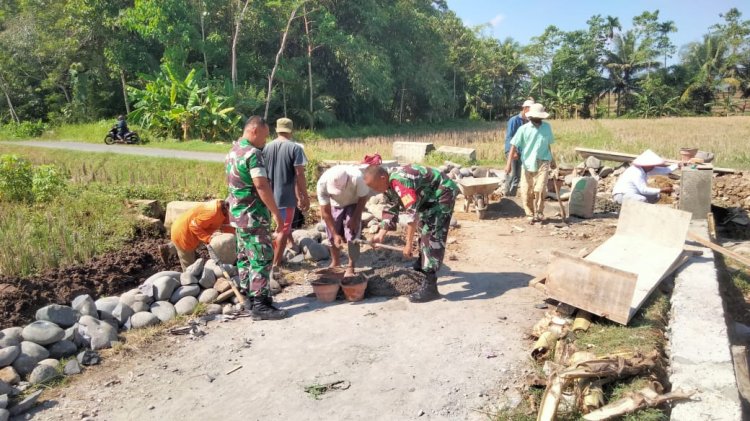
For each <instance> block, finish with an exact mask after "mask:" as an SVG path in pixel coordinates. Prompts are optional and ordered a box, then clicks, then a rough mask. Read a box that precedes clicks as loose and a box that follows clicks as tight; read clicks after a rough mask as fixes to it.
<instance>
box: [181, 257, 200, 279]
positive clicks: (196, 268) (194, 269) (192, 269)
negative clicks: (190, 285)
mask: <svg viewBox="0 0 750 421" xmlns="http://www.w3.org/2000/svg"><path fill="white" fill-rule="evenodd" d="M204 266H206V260H204V259H203V258H200V257H199V258H197V259H195V262H193V264H192V265H190V266H188V267H187V268H185V272H186V273H189V274H191V275H193V276H194V277H195V278H196V279H197V278H200V277H201V275H203V267H204ZM196 283H197V282H196ZM183 285H185V284H183Z"/></svg>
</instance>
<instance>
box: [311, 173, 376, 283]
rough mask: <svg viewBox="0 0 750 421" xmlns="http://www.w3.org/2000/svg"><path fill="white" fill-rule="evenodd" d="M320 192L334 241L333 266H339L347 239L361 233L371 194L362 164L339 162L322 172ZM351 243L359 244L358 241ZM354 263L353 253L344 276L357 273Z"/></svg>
mask: <svg viewBox="0 0 750 421" xmlns="http://www.w3.org/2000/svg"><path fill="white" fill-rule="evenodd" d="M317 193H318V203H319V204H320V214H321V217H322V218H323V223H325V225H326V233H328V240H329V241H330V242H331V267H338V266H339V265H340V264H341V263H340V254H341V248H342V247H343V246H344V243H348V242H351V241H354V240H356V239H358V238H359V236H360V234H361V230H362V212H363V211H364V210H365V205H366V204H367V198H368V197H369V196H370V188H369V187H367V184H365V180H364V177H363V176H362V172H361V171H360V170H359V168H357V167H355V166H353V165H336V166H334V167H331V168H329V169H328V170H326V171H325V172H324V173H323V175H321V176H320V179H319V180H318V186H317ZM352 246H353V247H359V245H358V244H352ZM355 264H356V262H355V261H354V259H352V256H349V267H348V268H347V270H346V274H345V276H351V275H354V267H355Z"/></svg>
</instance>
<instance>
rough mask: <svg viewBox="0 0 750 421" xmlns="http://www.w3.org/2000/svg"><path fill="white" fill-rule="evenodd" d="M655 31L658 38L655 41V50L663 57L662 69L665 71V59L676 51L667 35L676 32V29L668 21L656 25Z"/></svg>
mask: <svg viewBox="0 0 750 421" xmlns="http://www.w3.org/2000/svg"><path fill="white" fill-rule="evenodd" d="M657 31H658V33H659V36H658V38H657V41H656V49H657V50H658V51H660V52H661V54H662V55H663V56H664V68H665V69H666V68H667V58H669V57H672V54H674V52H675V51H676V50H677V48H676V47H675V46H674V44H672V40H670V39H669V34H671V33H673V32H677V27H676V26H675V24H674V22H673V21H671V20H668V21H665V22H660V23H659V24H657Z"/></svg>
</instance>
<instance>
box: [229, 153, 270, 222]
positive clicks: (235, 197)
mask: <svg viewBox="0 0 750 421" xmlns="http://www.w3.org/2000/svg"><path fill="white" fill-rule="evenodd" d="M226 172H227V184H229V199H228V200H229V223H230V224H231V225H232V226H233V227H236V228H268V227H269V226H270V223H271V213H270V212H269V210H268V208H267V207H266V205H265V204H264V203H263V201H262V200H261V199H260V196H258V191H257V190H256V189H255V185H254V184H253V178H258V177H267V176H266V167H265V163H264V162H263V153H262V150H261V149H258V148H256V147H255V146H253V145H252V144H251V143H250V141H248V140H247V139H244V138H243V139H240V140H238V141H236V142H234V143H233V144H232V150H231V151H230V152H229V155H227V158H226Z"/></svg>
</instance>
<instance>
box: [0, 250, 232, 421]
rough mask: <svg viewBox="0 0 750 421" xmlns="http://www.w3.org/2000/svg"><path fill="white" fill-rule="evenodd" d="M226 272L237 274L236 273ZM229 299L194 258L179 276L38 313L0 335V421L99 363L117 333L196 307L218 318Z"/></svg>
mask: <svg viewBox="0 0 750 421" xmlns="http://www.w3.org/2000/svg"><path fill="white" fill-rule="evenodd" d="M230 272H231V273H229V274H228V275H229V276H233V275H236V268H234V267H231V270H230ZM230 297H231V298H232V299H233V300H234V301H235V302H236V301H237V298H236V297H234V295H233V292H232V290H231V286H230V284H229V281H228V280H227V279H225V277H224V272H223V270H222V268H220V267H219V265H218V264H217V263H216V262H214V261H213V260H207V261H206V260H203V259H198V260H197V261H196V262H195V263H194V264H193V265H191V266H190V267H188V268H187V270H185V272H183V273H180V272H174V271H164V272H159V273H156V274H154V275H153V276H151V277H150V278H148V279H147V280H146V281H145V282H144V283H143V284H142V285H141V286H139V287H138V288H135V289H132V290H130V291H127V292H125V293H124V294H122V295H121V296H119V297H117V296H112V297H101V298H99V299H97V300H94V299H93V298H92V297H91V296H89V295H79V296H77V297H75V299H73V301H72V302H71V303H70V305H69V306H66V305H59V304H51V305H48V306H46V307H43V308H40V309H39V310H38V311H37V312H36V317H35V319H36V320H35V321H34V322H32V323H30V324H28V325H26V326H24V327H11V328H8V329H5V330H2V331H0V420H2V419H5V418H3V416H4V413H3V411H7V412H8V414H11V415H18V414H20V413H22V412H23V411H20V410H21V409H23V408H24V407H27V408H26V409H24V411H25V410H27V409H28V408H30V407H31V406H33V404H34V402H35V401H36V398H34V401H33V402H31V403H30V404H29V401H28V399H25V400H23V401H21V402H16V398H18V397H20V396H21V394H22V393H23V392H24V391H25V390H26V389H27V388H29V387H30V386H32V385H34V384H40V383H47V382H50V381H53V380H55V379H58V378H60V377H62V376H65V375H75V374H79V373H81V371H82V370H83V368H82V366H87V365H95V364H98V363H99V361H100V357H99V354H98V352H97V351H99V350H101V349H107V348H111V347H113V346H115V345H116V344H118V343H119V336H118V332H119V331H121V330H129V329H140V328H147V327H151V326H156V325H158V324H160V323H163V322H167V321H170V320H172V319H175V318H176V317H178V316H186V315H190V314H193V312H195V310H196V308H197V307H198V305H199V304H203V305H205V313H207V314H219V313H221V312H222V310H223V308H222V306H221V305H220V304H218V302H221V301H225V300H227V299H228V298H230ZM230 306H231V307H232V310H236V309H237V307H236V306H232V305H230ZM73 357H76V358H73ZM61 361H64V362H65V363H64V364H63V363H61ZM36 397H38V395H37V396H36ZM7 405H10V406H9V408H8V409H6V408H5V407H4V406H7ZM14 408H15V409H14ZM19 411H20V412H19Z"/></svg>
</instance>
